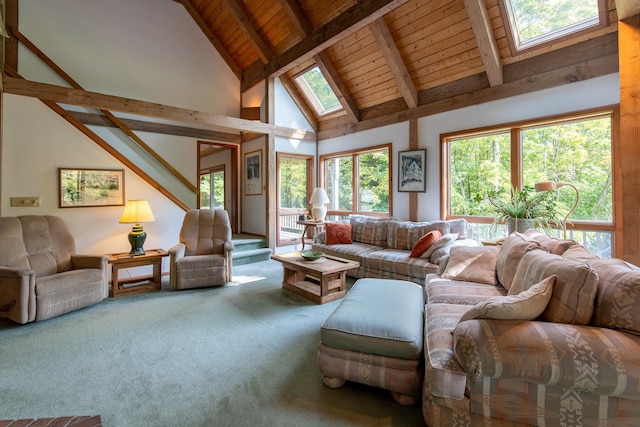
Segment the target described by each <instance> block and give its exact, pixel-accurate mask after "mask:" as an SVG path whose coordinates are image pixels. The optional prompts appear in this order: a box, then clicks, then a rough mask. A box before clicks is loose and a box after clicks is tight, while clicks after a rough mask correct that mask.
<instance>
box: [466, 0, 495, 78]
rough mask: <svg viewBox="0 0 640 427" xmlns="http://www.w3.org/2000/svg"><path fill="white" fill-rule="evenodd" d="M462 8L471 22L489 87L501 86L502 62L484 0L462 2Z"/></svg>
mask: <svg viewBox="0 0 640 427" xmlns="http://www.w3.org/2000/svg"><path fill="white" fill-rule="evenodd" d="M464 7H465V8H466V9H467V14H468V15H469V20H470V21H471V28H472V29H473V34H474V35H475V37H476V44H477V45H478V50H479V51H480V57H481V58H482V63H483V64H484V69H485V72H486V73H487V78H488V79H489V84H490V85H491V86H498V85H501V84H502V83H503V82H504V74H503V67H502V60H501V58H500V51H499V50H498V44H497V43H496V39H495V37H494V36H493V29H492V28H491V17H490V16H489V12H488V11H487V4H486V2H485V0H464Z"/></svg>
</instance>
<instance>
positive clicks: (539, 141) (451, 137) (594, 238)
mask: <svg viewBox="0 0 640 427" xmlns="http://www.w3.org/2000/svg"><path fill="white" fill-rule="evenodd" d="M612 121H613V112H612V111H595V112H588V113H584V114H580V115H575V116H571V117H568V116H563V117H557V118H547V119H544V120H540V121H536V122H529V123H518V124H513V125H507V126H501V127H498V128H494V129H483V130H479V131H465V132H460V133H452V134H447V135H443V136H442V137H441V139H442V147H443V150H442V153H443V164H444V165H445V167H444V168H443V181H442V182H443V183H446V187H445V189H444V192H443V202H444V203H443V210H444V212H443V214H444V215H445V217H447V218H452V217H465V218H467V219H468V220H469V221H470V222H472V223H475V226H474V228H475V229H476V230H477V231H478V233H477V237H478V238H479V239H483V238H490V237H496V236H499V235H501V234H504V233H505V230H504V229H503V228H497V229H496V228H495V227H489V224H491V223H492V222H493V217H492V212H491V205H490V204H489V203H487V195H488V194H491V193H492V192H493V193H495V192H503V193H504V192H509V191H510V190H511V188H516V189H520V188H523V187H533V186H534V185H535V183H537V182H540V181H554V182H563V183H570V184H572V185H574V186H575V187H576V188H577V189H578V191H579V194H580V198H579V203H578V205H577V207H576V210H575V211H574V212H572V214H571V217H570V218H569V221H568V223H567V229H568V231H569V237H570V238H573V239H574V240H578V241H580V242H581V243H583V244H585V245H586V246H587V247H589V249H591V250H593V251H594V252H596V253H598V254H600V255H603V256H611V250H612V232H613V229H614V215H613V174H612V146H613V142H612V131H611V127H612ZM555 197H556V203H557V205H558V207H559V209H558V210H559V211H560V212H563V213H564V212H566V213H569V212H570V210H571V209H572V208H573V205H574V203H575V202H576V194H575V192H574V191H571V189H570V187H569V186H566V187H564V188H559V189H558V190H556V191H555ZM556 226H557V227H558V230H559V229H560V228H561V226H562V224H556Z"/></svg>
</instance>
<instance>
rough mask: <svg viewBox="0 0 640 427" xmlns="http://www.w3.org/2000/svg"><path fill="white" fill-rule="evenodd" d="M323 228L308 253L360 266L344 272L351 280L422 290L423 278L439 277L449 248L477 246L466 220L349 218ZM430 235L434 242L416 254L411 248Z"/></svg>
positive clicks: (363, 216)
mask: <svg viewBox="0 0 640 427" xmlns="http://www.w3.org/2000/svg"><path fill="white" fill-rule="evenodd" d="M325 228H326V230H325V231H323V232H321V233H319V234H318V236H317V241H316V242H314V244H313V247H312V249H313V250H314V251H321V252H323V253H325V254H326V255H333V256H337V257H340V258H345V259H349V260H352V261H357V262H359V263H360V266H359V267H358V268H357V269H354V270H349V271H348V272H347V274H348V275H350V276H352V277H356V278H365V277H369V278H384V279H397V280H407V281H411V282H414V283H418V284H420V285H424V281H425V277H426V275H427V274H429V273H438V272H439V271H440V264H439V260H440V259H441V258H442V257H443V256H445V255H447V254H448V253H449V250H450V249H451V248H452V247H455V246H477V245H479V244H478V243H477V242H476V241H475V240H473V239H472V238H471V237H472V234H473V233H472V230H471V228H470V227H469V224H468V222H467V221H466V220H465V219H456V220H435V221H429V222H412V221H398V220H396V219H393V218H376V217H372V216H366V215H351V216H349V218H348V219H346V220H344V221H339V222H333V223H327V224H326V225H325ZM332 229H336V232H335V233H333V232H332ZM429 233H431V234H432V235H434V234H435V236H437V238H435V239H434V241H433V244H432V245H430V247H429V248H428V249H427V250H425V251H423V252H420V253H417V254H416V253H415V250H414V248H416V246H417V245H418V242H419V241H420V240H421V238H423V237H424V236H426V235H427V234H429ZM332 234H334V237H333V240H332V239H331V236H332Z"/></svg>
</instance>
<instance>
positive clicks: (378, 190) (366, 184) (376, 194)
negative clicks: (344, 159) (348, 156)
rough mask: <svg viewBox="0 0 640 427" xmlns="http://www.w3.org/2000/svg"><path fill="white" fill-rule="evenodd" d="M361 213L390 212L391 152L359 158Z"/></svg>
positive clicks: (378, 152)
mask: <svg viewBox="0 0 640 427" xmlns="http://www.w3.org/2000/svg"><path fill="white" fill-rule="evenodd" d="M358 166H359V171H360V173H359V176H360V185H359V189H360V194H359V200H358V203H359V205H360V206H359V209H358V210H359V211H361V212H389V151H388V150H382V151H376V152H373V153H365V154H361V155H359V156H358Z"/></svg>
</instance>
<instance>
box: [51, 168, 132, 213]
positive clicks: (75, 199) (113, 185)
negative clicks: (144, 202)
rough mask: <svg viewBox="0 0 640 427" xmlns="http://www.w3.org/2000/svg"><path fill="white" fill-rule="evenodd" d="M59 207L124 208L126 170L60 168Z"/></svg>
mask: <svg viewBox="0 0 640 427" xmlns="http://www.w3.org/2000/svg"><path fill="white" fill-rule="evenodd" d="M58 189H59V196H58V206H59V207H61V208H79V207H89V206H124V169H71V168H58Z"/></svg>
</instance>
